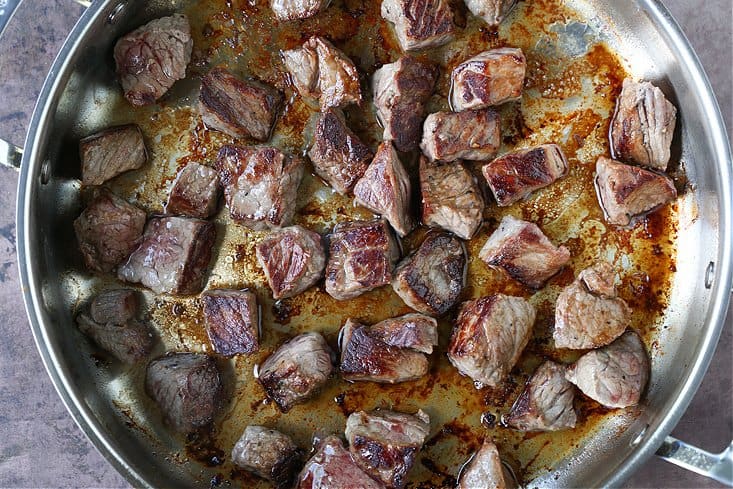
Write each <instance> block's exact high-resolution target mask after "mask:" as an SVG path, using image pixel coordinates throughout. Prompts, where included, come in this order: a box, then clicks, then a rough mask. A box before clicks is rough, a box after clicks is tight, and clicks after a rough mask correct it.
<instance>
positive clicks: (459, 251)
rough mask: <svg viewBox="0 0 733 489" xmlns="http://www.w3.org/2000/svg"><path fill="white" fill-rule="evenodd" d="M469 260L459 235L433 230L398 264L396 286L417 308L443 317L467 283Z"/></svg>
mask: <svg viewBox="0 0 733 489" xmlns="http://www.w3.org/2000/svg"><path fill="white" fill-rule="evenodd" d="M466 261H467V257H466V249H465V247H464V246H463V243H462V242H461V241H460V240H459V239H458V238H456V237H455V236H453V235H451V234H449V233H445V232H438V231H432V232H430V233H428V236H427V237H426V238H425V240H424V241H423V242H422V244H421V245H420V247H419V248H418V249H417V250H415V251H414V252H413V253H412V254H411V255H410V256H408V257H406V258H405V259H404V260H402V261H401V262H400V264H399V265H398V266H397V269H396V270H395V272H394V279H392V287H393V288H394V291H395V292H397V295H399V296H400V297H401V298H402V300H403V301H404V302H405V304H407V305H408V306H410V307H411V308H413V309H415V310H416V311H418V312H422V313H423V314H430V315H432V316H441V315H443V314H445V313H446V312H447V311H448V309H450V308H451V307H453V305H454V304H455V303H456V301H457V300H458V296H459V295H460V294H461V291H462V290H463V287H464V286H465V285H466Z"/></svg>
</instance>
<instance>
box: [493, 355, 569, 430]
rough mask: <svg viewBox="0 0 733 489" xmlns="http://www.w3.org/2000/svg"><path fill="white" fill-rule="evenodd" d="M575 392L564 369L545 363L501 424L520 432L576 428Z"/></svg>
mask: <svg viewBox="0 0 733 489" xmlns="http://www.w3.org/2000/svg"><path fill="white" fill-rule="evenodd" d="M573 399H575V388H574V387H573V384H571V383H570V382H568V381H567V380H566V379H565V368H564V367H563V366H562V365H558V364H557V363H555V362H551V361H546V362H545V363H543V364H542V365H540V366H539V367H538V368H537V370H536V371H535V373H534V374H532V377H530V379H529V381H528V382H527V385H526V386H525V387H524V391H522V393H521V394H520V395H519V397H518V398H517V400H516V401H515V402H514V405H513V406H512V409H511V411H510V412H509V415H508V416H504V417H503V418H502V421H503V422H504V423H505V424H506V425H507V426H509V427H510V428H514V429H516V430H519V431H560V430H566V429H568V428H575V423H576V421H577V419H578V416H577V414H576V413H575V408H573Z"/></svg>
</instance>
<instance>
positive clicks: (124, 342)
mask: <svg viewBox="0 0 733 489" xmlns="http://www.w3.org/2000/svg"><path fill="white" fill-rule="evenodd" d="M138 309H139V300H138V296H137V292H135V291H134V290H131V289H114V290H106V291H104V292H101V293H99V294H97V295H96V296H95V297H94V298H93V299H92V302H91V303H90V305H89V310H88V311H84V312H82V313H81V314H79V316H78V317H77V318H76V322H77V324H78V326H79V330H80V331H81V332H82V333H84V334H85V335H87V336H89V337H90V338H91V339H92V340H94V342H95V343H96V344H97V345H98V346H99V347H100V348H102V349H103V350H105V351H107V352H109V353H110V354H111V355H112V356H114V357H115V358H116V359H118V360H119V361H121V362H123V363H135V362H137V361H138V360H142V359H143V358H145V357H146V356H147V355H148V354H149V353H150V351H151V350H152V349H153V335H152V333H151V331H150V328H149V327H148V325H147V324H145V323H144V322H142V321H139V320H138V319H137V314H138Z"/></svg>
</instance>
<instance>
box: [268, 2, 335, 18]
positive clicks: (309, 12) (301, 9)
mask: <svg viewBox="0 0 733 489" xmlns="http://www.w3.org/2000/svg"><path fill="white" fill-rule="evenodd" d="M328 4H329V0H270V8H271V9H272V11H273V12H274V14H275V17H276V18H277V19H279V20H295V19H307V18H308V17H313V16H314V15H316V14H317V13H318V12H321V11H323V10H325V9H326V7H328Z"/></svg>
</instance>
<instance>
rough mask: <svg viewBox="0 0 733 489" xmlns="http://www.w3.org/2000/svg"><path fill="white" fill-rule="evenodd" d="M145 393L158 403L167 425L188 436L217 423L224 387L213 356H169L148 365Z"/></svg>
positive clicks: (178, 354) (199, 354)
mask: <svg viewBox="0 0 733 489" xmlns="http://www.w3.org/2000/svg"><path fill="white" fill-rule="evenodd" d="M145 392H147V394H148V395H149V396H150V397H151V398H152V399H153V400H154V401H155V402H156V403H157V404H158V407H159V408H160V410H161V411H162V413H163V418H164V419H165V421H166V423H168V425H170V426H171V427H172V428H173V429H174V430H176V431H178V432H180V433H184V434H185V433H190V432H192V431H194V430H196V429H198V428H201V427H203V426H206V425H208V424H209V423H211V422H212V421H213V420H214V415H215V414H216V411H217V410H218V409H219V407H220V405H221V403H222V400H223V399H222V397H223V395H224V388H223V386H222V382H221V375H220V373H219V368H218V367H217V365H216V362H215V361H214V359H213V358H212V357H210V356H208V355H204V354H202V353H168V354H167V355H165V356H162V357H160V358H157V359H155V360H153V361H151V362H150V363H149V364H148V369H147V373H146V376H145Z"/></svg>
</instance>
